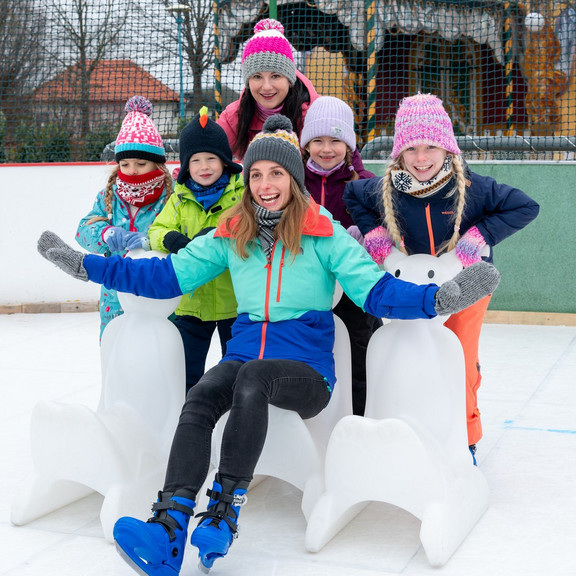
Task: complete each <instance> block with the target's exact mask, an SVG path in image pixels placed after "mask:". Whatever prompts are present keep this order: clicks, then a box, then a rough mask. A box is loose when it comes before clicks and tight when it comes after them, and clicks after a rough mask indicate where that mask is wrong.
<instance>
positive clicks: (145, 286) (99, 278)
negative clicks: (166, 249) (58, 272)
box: [84, 254, 182, 299]
mask: <svg viewBox="0 0 576 576" xmlns="http://www.w3.org/2000/svg"><path fill="white" fill-rule="evenodd" d="M84 268H85V269H86V272H87V273H88V279H89V280H91V281H92V282H96V284H103V285H104V286H106V288H108V289H113V290H117V291H118V292H127V293H129V294H136V296H145V297H146V298H157V299H165V298H173V297H175V296H182V290H181V289H180V286H179V284H178V279H177V278H176V273H175V272H174V267H173V266H172V261H171V258H170V256H168V257H167V258H142V259H139V260H132V259H131V258H123V257H122V256H111V257H110V258H104V257H102V256H96V255H94V254H87V255H86V256H85V257H84Z"/></svg>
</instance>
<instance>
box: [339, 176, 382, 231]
mask: <svg viewBox="0 0 576 576" xmlns="http://www.w3.org/2000/svg"><path fill="white" fill-rule="evenodd" d="M381 198H382V178H368V179H366V180H352V181H351V182H348V183H347V184H346V187H345V188H344V194H343V200H344V204H346V208H348V212H350V216H352V220H353V221H354V224H356V226H358V228H359V229H360V232H362V234H363V235H366V234H368V232H370V231H371V230H374V228H376V227H378V226H382V209H381Z"/></svg>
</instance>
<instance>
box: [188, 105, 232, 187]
mask: <svg viewBox="0 0 576 576" xmlns="http://www.w3.org/2000/svg"><path fill="white" fill-rule="evenodd" d="M179 144H180V146H179V147H180V172H179V173H178V183H179V184H185V183H186V180H188V178H190V168H189V163H190V158H191V157H192V156H193V155H194V154H197V153H198V152H208V153H211V154H215V155H216V156H218V158H220V160H222V162H224V165H225V166H226V168H228V170H229V171H230V172H231V173H232V174H240V172H242V166H240V164H236V162H234V161H233V160H232V150H231V149H230V144H229V142H228V137H227V136H226V132H224V129H223V128H222V127H221V126H220V125H219V124H216V122H214V120H211V119H210V118H208V108H206V106H202V108H200V110H199V112H198V114H196V116H194V118H192V120H190V122H188V124H186V126H185V127H184V128H183V129H182V132H180V140H179Z"/></svg>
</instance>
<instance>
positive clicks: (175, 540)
mask: <svg viewBox="0 0 576 576" xmlns="http://www.w3.org/2000/svg"><path fill="white" fill-rule="evenodd" d="M191 496H193V495H192V493H191V492H189V491H188V490H177V491H176V492H159V493H158V502H156V503H155V504H153V505H152V511H153V512H154V516H153V517H152V518H150V519H149V520H148V521H147V522H142V521H141V520H137V519H136V518H130V517H128V516H124V517H123V518H120V519H119V520H117V521H116V524H114V540H115V541H116V549H117V550H118V552H119V553H120V556H122V558H124V560H125V561H126V562H127V563H128V564H129V565H130V566H131V567H132V568H133V569H134V570H136V572H138V573H139V574H145V575H148V576H177V575H178V574H179V573H180V568H181V567H182V560H183V558H184V548H185V546H186V536H187V534H188V521H189V520H190V516H192V514H193V513H194V511H193V508H194V506H196V503H195V502H194V500H192V498H191Z"/></svg>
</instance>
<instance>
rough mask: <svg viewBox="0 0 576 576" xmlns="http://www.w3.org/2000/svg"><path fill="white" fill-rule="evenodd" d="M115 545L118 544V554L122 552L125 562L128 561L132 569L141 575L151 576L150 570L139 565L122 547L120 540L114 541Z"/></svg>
mask: <svg viewBox="0 0 576 576" xmlns="http://www.w3.org/2000/svg"><path fill="white" fill-rule="evenodd" d="M114 546H116V551H117V552H118V554H120V556H121V557H122V559H123V560H124V562H126V564H128V566H130V568H132V570H134V571H135V572H137V573H138V574H140V575H141V576H150V574H149V573H148V572H144V570H143V569H142V568H141V567H140V566H138V564H137V563H136V562H135V561H134V560H133V559H132V558H130V556H128V554H127V553H126V552H125V551H124V550H123V549H122V548H121V547H120V545H119V544H118V542H116V541H114Z"/></svg>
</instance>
